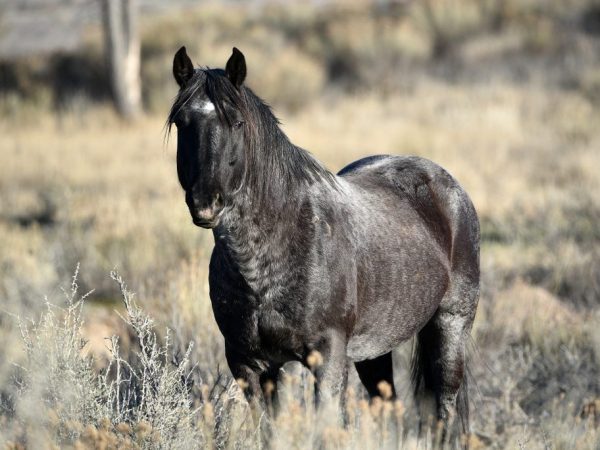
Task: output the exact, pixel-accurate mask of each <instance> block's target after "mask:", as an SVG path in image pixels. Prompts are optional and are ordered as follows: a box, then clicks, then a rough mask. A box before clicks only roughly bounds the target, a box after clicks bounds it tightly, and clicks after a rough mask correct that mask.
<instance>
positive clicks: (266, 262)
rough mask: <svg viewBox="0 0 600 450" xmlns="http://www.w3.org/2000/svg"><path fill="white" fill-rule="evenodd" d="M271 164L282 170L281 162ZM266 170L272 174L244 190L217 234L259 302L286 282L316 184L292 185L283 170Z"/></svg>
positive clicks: (296, 183)
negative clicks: (292, 247) (293, 247)
mask: <svg viewBox="0 0 600 450" xmlns="http://www.w3.org/2000/svg"><path fill="white" fill-rule="evenodd" d="M294 151H304V150H301V149H296V148H294ZM273 164H281V165H283V164H285V161H273ZM269 169H270V170H272V171H276V172H277V173H276V174H273V173H269V172H268V171H265V172H263V173H264V175H263V176H264V178H262V179H260V180H257V181H256V182H260V183H262V184H261V185H260V186H259V187H257V186H255V185H252V184H249V185H247V186H246V187H245V188H244V189H243V190H242V191H241V192H240V193H239V195H238V196H237V197H236V199H235V200H234V202H233V205H232V206H231V208H230V210H229V212H228V213H227V215H226V217H224V223H223V226H222V227H220V231H219V233H220V237H221V238H223V239H224V243H225V244H226V245H227V246H228V247H229V250H230V254H231V255H232V256H233V258H234V260H235V262H236V265H237V266H238V267H239V270H240V272H241V274H242V276H243V277H244V278H245V280H246V282H247V283H248V285H249V286H250V287H251V288H252V289H253V290H254V291H255V292H256V293H258V294H259V295H260V296H261V297H268V296H269V294H268V292H269V289H271V287H272V286H273V283H272V279H273V278H276V279H278V281H279V283H283V282H284V279H285V278H286V277H288V276H289V270H290V267H289V261H287V258H289V253H290V252H289V247H290V245H291V244H292V242H293V239H295V238H297V236H299V234H300V233H305V232H306V228H307V227H306V224H305V223H304V222H305V221H306V220H310V216H308V215H307V212H308V211H309V210H310V208H311V201H312V200H313V198H312V197H313V196H314V193H315V191H318V190H319V187H318V185H317V183H320V182H319V181H313V182H312V183H309V182H307V181H306V180H302V181H299V180H297V179H293V178H292V177H291V174H290V172H289V171H286V170H285V167H283V166H279V167H277V166H271V167H269ZM282 174H288V175H286V176H282ZM269 286H271V287H269Z"/></svg>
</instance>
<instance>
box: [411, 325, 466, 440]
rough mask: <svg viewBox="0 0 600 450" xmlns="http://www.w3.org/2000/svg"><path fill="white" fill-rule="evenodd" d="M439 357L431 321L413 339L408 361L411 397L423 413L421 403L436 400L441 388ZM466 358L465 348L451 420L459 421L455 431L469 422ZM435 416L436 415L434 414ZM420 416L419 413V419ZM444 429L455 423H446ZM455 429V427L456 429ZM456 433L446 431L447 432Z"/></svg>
mask: <svg viewBox="0 0 600 450" xmlns="http://www.w3.org/2000/svg"><path fill="white" fill-rule="evenodd" d="M439 361H440V335H439V331H438V330H437V329H436V327H435V325H434V324H433V323H432V322H429V323H428V324H427V325H426V326H425V328H423V329H422V330H421V331H420V332H419V334H418V335H417V338H416V339H415V341H414V346H413V352H412V361H411V381H412V385H413V389H414V396H415V401H416V403H417V405H418V406H419V408H420V409H421V411H422V414H423V406H424V405H425V404H430V405H432V404H436V406H437V397H438V396H439V395H440V393H441V390H442V373H441V364H440V363H439ZM469 378H470V371H469V370H468V358H467V355H466V350H465V360H464V370H463V377H462V380H461V384H460V388H459V390H458V392H457V397H456V417H455V421H454V423H457V422H458V423H457V424H458V425H460V433H458V434H459V435H461V434H462V435H467V434H468V433H469V432H470V424H469V396H468V384H469V383H468V380H469ZM438 418H439V417H438ZM423 419H424V417H423V416H422V417H421V422H423ZM447 426H448V427H449V429H448V431H450V430H452V429H454V430H456V427H455V426H454V424H451V423H449V424H447ZM456 431H459V430H456ZM452 435H456V433H452V432H451V433H450V436H452Z"/></svg>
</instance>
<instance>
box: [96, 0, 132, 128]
mask: <svg viewBox="0 0 600 450" xmlns="http://www.w3.org/2000/svg"><path fill="white" fill-rule="evenodd" d="M101 2H102V13H103V17H102V19H103V25H104V37H105V40H106V60H107V63H108V70H109V76H110V81H111V86H112V93H113V98H114V102H115V106H116V108H117V111H118V112H119V114H121V115H122V116H123V117H124V118H126V119H132V118H134V117H135V116H137V115H138V114H139V113H140V112H141V80H140V38H139V35H138V14H139V7H138V0H101Z"/></svg>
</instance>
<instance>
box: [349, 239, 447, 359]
mask: <svg viewBox="0 0 600 450" xmlns="http://www.w3.org/2000/svg"><path fill="white" fill-rule="evenodd" d="M399 241H403V240H402V239H399ZM403 242H406V241H405V240H404V241H403ZM430 242H431V241H427V240H423V241H420V240H417V241H414V240H413V241H412V245H410V246H406V245H405V244H402V243H401V242H399V243H398V244H397V245H391V246H390V245H389V241H388V247H387V248H385V249H378V250H379V251H371V252H370V256H369V259H368V261H365V262H364V264H363V268H362V270H361V271H360V273H359V279H358V280H357V284H358V292H357V294H358V295H357V316H356V325H355V327H354V330H353V333H352V335H351V337H350V340H349V343H348V350H347V353H348V357H349V358H350V359H352V360H354V361H361V360H365V359H371V358H375V357H377V356H379V355H382V354H384V353H387V352H389V351H391V350H392V349H393V348H394V347H396V346H397V345H398V344H400V343H401V342H404V341H406V340H408V339H410V338H411V337H412V336H413V335H414V334H415V333H417V332H418V331H419V330H420V329H421V328H423V326H425V324H426V323H427V322H428V321H429V320H430V319H431V317H432V316H433V314H434V313H435V311H436V310H437V308H438V306H439V304H440V302H441V300H442V298H443V296H444V294H445V292H446V290H447V287H448V280H449V275H448V266H447V263H446V262H445V261H444V257H443V254H442V253H441V252H440V251H439V249H438V248H436V247H435V246H434V245H432V244H430ZM373 255H375V256H373Z"/></svg>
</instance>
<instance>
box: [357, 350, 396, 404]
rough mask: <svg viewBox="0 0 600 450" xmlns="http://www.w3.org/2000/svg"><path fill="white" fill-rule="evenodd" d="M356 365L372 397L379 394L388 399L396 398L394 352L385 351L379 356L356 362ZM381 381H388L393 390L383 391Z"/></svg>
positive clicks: (362, 381)
mask: <svg viewBox="0 0 600 450" xmlns="http://www.w3.org/2000/svg"><path fill="white" fill-rule="evenodd" d="M354 367H356V371H357V372H358V377H359V378H360V381H361V383H362V384H363V386H364V387H365V389H366V390H367V392H368V393H369V397H370V398H373V397H375V396H377V395H379V396H382V397H386V399H387V398H391V399H393V398H396V390H395V388H394V368H393V364H392V352H388V353H385V354H383V355H381V356H378V357H377V358H373V359H367V360H365V361H358V362H355V363H354ZM381 382H385V383H387V384H388V385H389V387H390V388H391V391H389V392H381V387H382V386H381V385H380V383H381ZM384 389H386V388H384Z"/></svg>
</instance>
